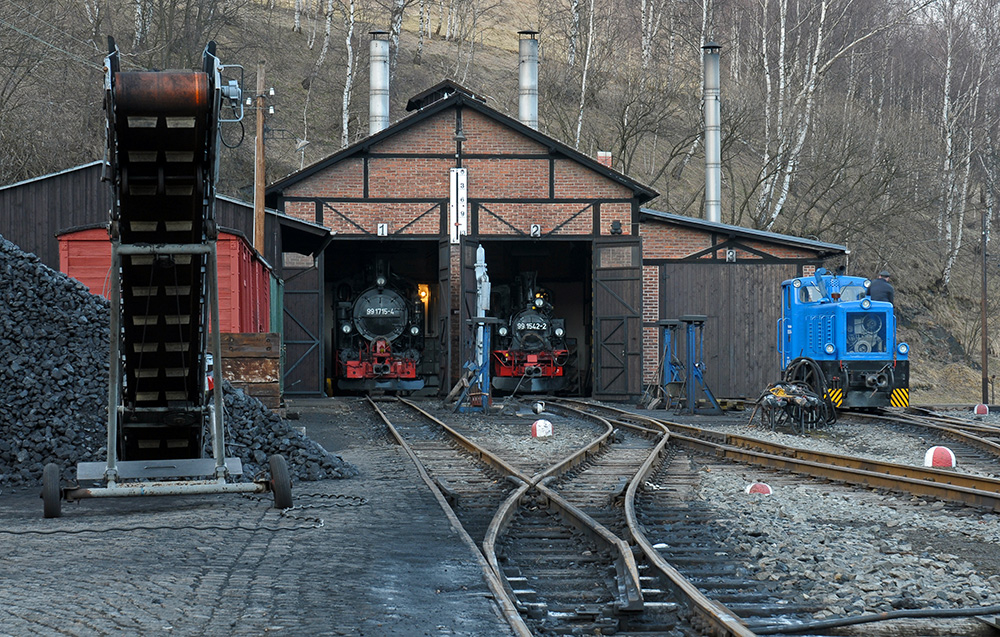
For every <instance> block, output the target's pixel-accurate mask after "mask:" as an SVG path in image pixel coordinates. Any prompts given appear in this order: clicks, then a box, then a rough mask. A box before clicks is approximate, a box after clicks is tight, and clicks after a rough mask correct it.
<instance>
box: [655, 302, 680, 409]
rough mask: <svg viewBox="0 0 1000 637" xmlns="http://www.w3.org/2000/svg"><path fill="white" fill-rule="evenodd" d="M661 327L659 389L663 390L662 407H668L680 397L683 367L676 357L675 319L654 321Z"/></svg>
mask: <svg viewBox="0 0 1000 637" xmlns="http://www.w3.org/2000/svg"><path fill="white" fill-rule="evenodd" d="M656 324H657V325H659V326H660V328H661V329H662V334H663V338H662V341H663V351H662V353H661V359H660V360H661V361H663V362H662V363H661V371H662V375H661V377H660V389H661V390H662V392H663V408H664V409H670V408H671V407H672V406H673V404H674V403H675V402H677V401H678V399H679V398H680V388H681V387H683V386H684V367H683V366H682V365H681V362H680V359H678V358H677V344H678V342H679V339H678V336H677V328H678V327H680V324H681V322H680V321H678V320H677V319H663V320H661V321H657V322H656Z"/></svg>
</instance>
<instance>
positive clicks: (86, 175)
mask: <svg viewBox="0 0 1000 637" xmlns="http://www.w3.org/2000/svg"><path fill="white" fill-rule="evenodd" d="M110 201H111V197H110V193H109V192H108V188H107V184H104V183H102V182H101V164H100V163H93V164H87V165H85V166H83V167H80V168H78V169H75V170H68V171H65V172H62V173H57V174H55V175H50V176H48V177H47V178H44V179H37V180H33V181H29V182H26V183H23V184H20V185H15V186H11V187H9V188H4V189H0V235H3V237H4V238H5V239H7V240H8V241H12V242H14V243H16V244H17V245H18V246H19V247H20V248H21V249H22V250H24V251H25V252H33V253H34V254H35V255H36V256H37V257H38V258H39V259H40V260H41V262H42V263H44V264H45V265H47V266H49V267H50V268H53V269H58V268H59V242H58V241H57V240H56V233H57V232H59V231H60V230H62V229H66V228H74V227H77V226H86V225H90V224H93V223H98V222H104V221H107V220H108V211H109V210H110Z"/></svg>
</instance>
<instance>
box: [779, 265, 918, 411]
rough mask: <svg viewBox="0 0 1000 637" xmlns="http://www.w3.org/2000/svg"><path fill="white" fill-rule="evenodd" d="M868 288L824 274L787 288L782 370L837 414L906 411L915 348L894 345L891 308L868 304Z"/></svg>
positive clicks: (854, 279) (863, 282)
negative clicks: (840, 410) (844, 410)
mask: <svg viewBox="0 0 1000 637" xmlns="http://www.w3.org/2000/svg"><path fill="white" fill-rule="evenodd" d="M869 283H870V282H869V281H868V279H865V278H863V277H856V276H846V275H844V274H841V273H837V274H831V273H829V272H827V271H826V270H825V269H823V268H818V269H817V270H816V274H815V275H814V276H809V277H799V278H796V279H790V280H788V281H784V282H783V283H782V284H781V298H782V303H781V320H780V321H779V324H778V353H779V355H780V356H781V369H782V370H783V371H784V378H785V381H787V382H796V381H797V382H801V383H804V384H806V385H809V386H810V387H811V388H812V389H813V391H815V392H816V394H817V395H819V396H821V397H824V398H826V399H828V400H829V401H830V402H831V403H832V404H833V406H835V407H838V408H840V407H844V408H875V407H887V406H893V407H906V406H908V405H909V402H910V398H909V386H910V384H909V383H910V362H909V359H908V354H909V351H910V348H909V345H907V344H906V343H897V342H896V319H895V316H894V315H893V308H892V304H891V303H888V302H885V301H872V300H871V299H870V298H868V286H869Z"/></svg>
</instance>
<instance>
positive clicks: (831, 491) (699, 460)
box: [574, 401, 1000, 634]
mask: <svg viewBox="0 0 1000 637" xmlns="http://www.w3.org/2000/svg"><path fill="white" fill-rule="evenodd" d="M574 402H576V401H574ZM576 404H578V405H581V406H582V405H587V406H588V408H591V409H595V410H596V411H597V412H598V413H601V414H602V415H604V416H605V417H606V418H608V419H609V420H611V421H612V422H613V423H619V422H624V421H628V422H633V423H636V424H640V425H644V426H650V427H652V426H654V425H655V424H662V425H664V426H667V427H668V428H669V430H670V432H671V433H670V439H671V442H672V443H677V444H671V445H670V448H669V450H668V452H667V453H666V454H664V457H663V462H662V463H660V464H658V465H657V466H656V467H655V468H654V469H653V470H652V471H650V472H649V474H648V475H647V478H646V480H645V481H644V483H643V486H642V488H641V489H639V494H640V495H639V497H638V500H637V502H636V509H637V511H638V515H639V523H640V531H641V532H642V533H644V534H645V537H646V541H648V542H650V543H653V546H654V547H655V548H656V549H657V550H658V551H659V552H660V554H661V555H662V556H663V558H664V559H665V560H666V561H668V562H669V563H670V564H671V565H673V566H674V567H676V568H677V569H678V570H679V571H680V572H681V573H683V575H684V576H686V577H687V578H688V579H689V580H690V581H691V582H692V583H694V584H697V585H698V586H699V587H700V588H701V589H702V590H703V591H704V592H705V593H706V595H708V596H709V597H711V598H712V599H713V600H715V601H718V602H721V603H724V604H725V605H726V607H727V608H728V609H730V610H731V611H734V612H737V613H738V614H739V616H740V618H741V620H742V621H743V622H745V623H746V625H747V626H749V627H750V628H751V629H752V630H754V631H756V632H757V633H758V634H772V633H776V632H790V633H791V632H797V631H796V629H795V626H796V625H798V626H799V627H801V629H802V630H807V629H808V630H809V632H810V634H826V633H824V632H823V631H824V630H827V629H831V630H835V631H836V630H838V629H839V630H841V631H842V630H845V628H844V627H845V626H849V625H852V624H854V623H859V624H860V623H863V622H869V621H876V620H878V619H880V617H876V616H868V617H857V616H856V617H834V618H830V619H829V620H827V621H825V622H824V621H816V620H815V619H814V613H817V611H822V610H823V609H822V607H821V605H818V604H816V603H814V602H813V601H810V600H809V599H808V596H800V597H799V598H797V599H790V596H789V588H790V587H789V585H788V584H787V583H785V582H784V580H785V579H788V578H787V577H785V576H784V575H783V574H782V572H781V569H778V568H774V566H775V565H774V564H770V565H768V566H769V569H766V570H762V569H758V568H757V565H758V563H760V562H762V561H763V560H757V559H755V558H757V557H759V555H752V554H751V555H742V556H741V555H739V552H740V551H739V550H738V549H737V548H735V547H734V543H733V541H732V540H733V537H734V536H733V534H732V532H731V531H729V530H728V529H727V527H731V526H732V524H734V521H733V520H730V519H727V516H726V513H725V511H726V509H725V507H724V506H720V505H719V504H718V503H711V502H705V501H703V500H701V499H699V498H698V497H696V496H695V494H696V492H697V490H698V485H699V483H700V481H701V480H702V478H703V476H704V475H706V474H710V473H712V472H714V473H715V474H716V475H719V474H723V473H730V474H731V473H732V472H733V471H734V465H733V462H738V463H740V464H744V465H745V464H747V463H750V464H753V465H755V466H756V467H759V469H756V470H755V471H754V473H756V474H757V475H758V476H759V475H762V473H761V472H765V473H763V475H766V476H768V478H767V479H768V481H769V482H770V483H772V484H775V485H778V488H779V489H802V488H803V487H802V486H801V479H799V478H795V477H794V475H796V474H804V475H809V476H813V477H815V478H817V479H819V480H821V481H823V484H824V486H822V487H821V489H822V491H823V492H824V493H825V495H828V496H833V497H837V498H845V499H846V498H850V499H852V500H855V501H857V502H858V503H859V505H860V504H861V503H862V502H864V501H866V500H868V501H870V502H871V504H873V505H874V506H883V505H882V504H881V501H882V500H883V499H884V497H883V496H882V495H880V494H881V493H885V492H886V490H892V491H895V492H905V493H908V494H914V495H918V496H924V495H932V496H933V497H935V498H938V499H941V500H945V501H949V502H954V503H961V504H966V505H973V506H976V507H980V508H986V509H989V510H993V511H996V510H997V508H996V504H997V500H996V498H997V494H998V493H1000V481H997V480H996V479H995V478H992V477H980V476H963V475H960V474H956V473H955V472H953V471H941V470H935V469H924V468H919V467H908V466H903V465H892V464H891V463H877V462H875V461H858V460H856V459H854V458H850V457H847V456H842V455H837V454H822V453H819V452H813V451H804V450H800V449H796V448H793V447H787V446H783V445H777V444H774V443H769V442H765V441H761V440H756V439H752V438H747V437H743V436H738V435H734V434H728V433H723V432H720V431H714V430H707V429H700V428H698V427H693V426H691V425H682V424H680V423H666V422H663V421H660V420H657V419H653V418H649V417H647V416H644V415H640V414H635V413H632V412H629V411H626V410H620V409H615V408H610V407H606V406H599V405H593V404H591V403H583V402H576ZM681 432H682V433H681ZM737 470H738V469H737ZM827 481H829V482H827ZM847 485H857V486H863V487H873V486H874V487H878V490H877V491H872V490H870V489H865V490H864V491H857V490H856V489H855V488H853V487H851V486H847ZM819 506H821V505H820V501H819V500H818V499H817V507H819ZM891 506H898V505H897V504H891ZM965 510H968V509H965ZM961 511H962V509H959V510H958V511H957V512H956V514H957V515H961ZM820 515H822V514H820ZM727 531H728V532H727ZM817 533H818V535H820V536H822V533H823V532H822V531H821V530H820V531H818V532H817ZM737 537H738V536H737ZM637 540H638V538H637ZM775 540H776V541H777V540H778V538H775ZM640 543H641V541H640ZM819 558H820V559H822V553H820V554H819ZM806 573H807V574H808V570H806ZM804 583H808V578H806V579H805V580H803V579H802V578H799V579H798V580H793V584H792V588H793V589H794V588H800V589H801V588H803V584H804ZM996 610H997V608H996V607H985V608H983V607H980V608H969V609H916V608H912V609H910V610H905V611H903V610H901V611H896V612H890V613H884V614H883V615H882V616H881V619H885V618H891V617H898V618H900V619H902V618H904V617H935V618H938V619H939V620H940V618H943V617H949V616H950V617H960V616H966V617H968V616H971V615H973V614H975V613H982V614H984V615H986V614H990V613H993V612H996ZM956 621H961V622H965V623H966V625H965V626H963V627H961V628H954V629H949V630H953V632H943V633H942V632H936V631H935V630H934V629H933V628H928V627H927V626H926V624H921V626H922V628H917V629H916V631H917V632H919V633H920V634H981V633H980V632H977V628H976V627H980V625H979V624H975V623H974V622H972V621H971V620H956ZM970 623H972V624H973V626H972V627H971V628H970V626H969V624H970ZM991 625H992V624H991ZM871 630H872V632H870V633H869V632H863V633H858V634H875V632H874V630H875V629H874V628H872V629H871ZM912 631H913V629H912V628H911V629H910V632H902V633H888V634H914V632H912ZM834 634H845V633H842V632H835V633H834Z"/></svg>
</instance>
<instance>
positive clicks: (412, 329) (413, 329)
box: [410, 325, 420, 336]
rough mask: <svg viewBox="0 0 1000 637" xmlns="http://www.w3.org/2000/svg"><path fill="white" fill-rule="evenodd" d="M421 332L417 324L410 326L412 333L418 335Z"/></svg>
mask: <svg viewBox="0 0 1000 637" xmlns="http://www.w3.org/2000/svg"><path fill="white" fill-rule="evenodd" d="M419 333H420V328H419V327H417V326H416V325H413V326H412V327H410V334H412V335H414V336H416V335H417V334H419Z"/></svg>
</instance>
